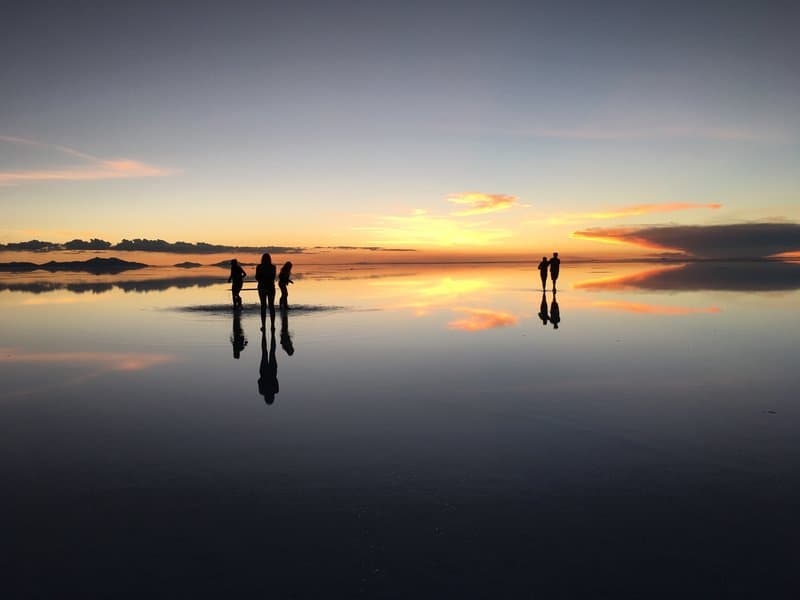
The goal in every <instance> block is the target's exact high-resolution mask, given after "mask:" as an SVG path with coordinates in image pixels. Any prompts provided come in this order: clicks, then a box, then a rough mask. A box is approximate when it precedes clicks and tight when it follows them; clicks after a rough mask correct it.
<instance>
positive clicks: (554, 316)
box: [550, 292, 561, 329]
mask: <svg viewBox="0 0 800 600" xmlns="http://www.w3.org/2000/svg"><path fill="white" fill-rule="evenodd" d="M550 322H551V323H552V324H553V329H558V324H559V323H560V322H561V310H560V309H559V308H558V300H556V293H555V292H553V301H552V302H551V303H550Z"/></svg>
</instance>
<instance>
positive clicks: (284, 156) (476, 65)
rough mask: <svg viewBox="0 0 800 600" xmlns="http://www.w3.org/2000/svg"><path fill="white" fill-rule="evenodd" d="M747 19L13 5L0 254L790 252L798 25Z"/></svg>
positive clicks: (733, 8) (775, 5)
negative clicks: (702, 244)
mask: <svg viewBox="0 0 800 600" xmlns="http://www.w3.org/2000/svg"><path fill="white" fill-rule="evenodd" d="M746 5H747V6H738V5H734V4H732V3H729V2H719V3H714V2H703V3H681V2H670V3H665V2H659V3H649V2H645V1H636V2H634V1H628V2H569V1H562V2H557V3H556V2H552V3H535V2H528V1H525V2H482V3H481V2H452V3H443V2H384V1H381V0H377V1H372V2H317V3H308V2H291V3H288V2H281V3H270V2H219V3H210V4H206V3H197V2H169V3H162V2H159V3H152V2H146V1H145V2H131V3H116V2H35V1H32V2H26V3H16V5H15V6H13V7H11V8H9V9H4V14H3V19H2V20H1V21H0V54H1V55H2V56H3V57H4V60H3V61H0V81H1V82H2V102H0V211H1V213H2V220H1V221H0V242H2V243H8V242H16V241H22V240H28V239H32V238H38V239H46V240H51V241H66V240H69V239H72V238H76V237H79V238H89V237H101V238H104V239H108V240H110V241H113V242H116V241H118V240H120V239H121V238H123V237H127V238H134V237H148V238H162V239H166V240H169V241H175V240H185V241H206V242H212V243H220V244H237V245H291V246H295V245H296V246H312V245H366V246H374V245H377V246H385V247H391V248H417V249H436V250H442V251H459V252H464V251H473V250H475V251H480V252H482V253H484V254H486V253H489V254H491V253H504V252H514V251H522V252H527V251H530V252H541V251H543V250H548V251H549V250H555V249H558V250H560V251H561V252H562V253H565V254H569V253H573V254H581V255H590V254H598V253H608V252H612V253H613V252H616V253H633V254H635V253H637V252H653V251H654V249H655V250H657V251H660V250H687V248H688V249H692V248H695V247H696V246H691V243H690V242H686V244H688V245H683V246H681V247H679V248H675V247H673V244H674V243H677V242H674V240H675V239H676V238H669V239H668V240H667V239H662V237H663V236H662V232H661V229H660V228H656V229H659V233H658V236H661V237H658V236H652V235H649V233H648V232H650V231H651V230H652V229H653V226H663V225H672V226H676V227H678V228H680V227H681V226H686V225H699V226H718V225H727V224H740V225H741V224H752V223H759V224H763V223H765V222H769V223H777V224H781V225H782V226H786V227H788V229H787V228H784V229H781V230H780V231H779V230H777V229H776V230H772V229H770V230H761V229H760V230H758V236H761V235H762V234H764V231H767V234H768V235H772V234H773V232H777V233H776V235H779V236H780V238H779V240H778V241H777V242H775V243H772V244H771V245H769V252H772V251H774V249H775V248H777V250H778V251H784V250H785V251H789V250H797V249H800V246H798V247H793V245H794V244H795V242H797V241H798V233H797V229H796V228H794V227H795V225H794V224H795V223H797V222H798V221H800V108H798V107H800V58H798V57H800V36H798V35H797V23H798V16H800V14H798V9H797V7H796V5H795V4H793V3H790V2H750V3H746ZM682 231H683V230H681V232H682ZM706 231H712V232H713V231H716V230H714V229H713V228H711V229H708V230H706V229H703V230H697V232H699V233H700V234H701V235H702V236H705V232H706ZM620 232H623V233H620ZM631 232H634V233H633V234H631ZM642 232H644V233H642ZM681 235H683V234H682V233H681ZM753 235H755V234H753ZM648 236H649V237H648ZM656 237H658V241H657V243H656V242H653V240H654V239H656ZM599 239H600V240H603V241H606V242H608V241H610V242H613V243H610V244H609V243H601V242H600V241H598V240H599ZM714 239H716V238H714ZM758 239H761V238H760V237H759V238H758ZM680 240H682V241H681V242H680V243H681V244H683V243H684V241H683V237H681V238H680ZM773 241H774V240H773ZM692 243H694V242H692ZM765 252H766V250H765ZM464 318H465V319H480V318H482V317H481V315H465V316H464ZM470 322H472V321H470Z"/></svg>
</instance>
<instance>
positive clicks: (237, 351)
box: [231, 310, 247, 359]
mask: <svg viewBox="0 0 800 600" xmlns="http://www.w3.org/2000/svg"><path fill="white" fill-rule="evenodd" d="M231 345H232V346H233V358H236V359H238V358H239V356H240V355H241V353H242V350H244V347H245V346H247V338H246V337H245V335H244V329H242V319H241V314H240V313H239V311H238V310H237V311H236V312H234V313H233V331H232V332H231Z"/></svg>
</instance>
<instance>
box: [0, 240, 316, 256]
mask: <svg viewBox="0 0 800 600" xmlns="http://www.w3.org/2000/svg"><path fill="white" fill-rule="evenodd" d="M3 250H6V251H18V252H23V251H26V252H58V251H63V250H124V251H128V252H130V251H138V252H169V253H173V254H219V253H222V252H241V253H253V254H261V253H264V252H274V253H275V254H301V253H302V252H304V250H305V249H304V248H301V247H298V246H225V245H219V244H207V243H206V242H197V243H192V242H167V241H164V240H148V239H142V238H136V239H133V240H128V239H123V240H122V241H121V242H119V243H118V244H112V243H111V242H108V241H106V240H101V239H98V238H92V239H91V240H88V241H87V240H79V239H75V240H71V241H69V242H64V243H58V242H45V241H41V240H29V241H27V242H11V243H8V244H0V251H3Z"/></svg>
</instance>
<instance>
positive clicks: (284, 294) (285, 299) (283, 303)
mask: <svg viewBox="0 0 800 600" xmlns="http://www.w3.org/2000/svg"><path fill="white" fill-rule="evenodd" d="M279 287H280V288H281V299H280V301H279V302H278V305H279V306H280V307H281V309H283V308H288V307H289V290H287V289H286V286H285V285H281V286H279Z"/></svg>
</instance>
